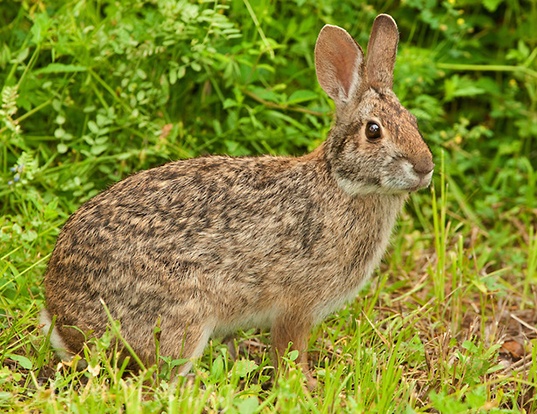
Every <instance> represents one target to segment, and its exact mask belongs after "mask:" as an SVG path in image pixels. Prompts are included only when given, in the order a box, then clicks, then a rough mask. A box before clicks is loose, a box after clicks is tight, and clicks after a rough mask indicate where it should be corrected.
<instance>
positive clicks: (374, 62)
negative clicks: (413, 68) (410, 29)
mask: <svg viewBox="0 0 537 414" xmlns="http://www.w3.org/2000/svg"><path fill="white" fill-rule="evenodd" d="M398 42H399V31H398V30H397V24H396V23H395V20H393V18H392V17H391V16H388V15H387V14H379V15H378V16H377V18H376V19H375V22H374V23H373V28H372V29H371V36H370V37H369V43H368V44H367V57H366V64H365V68H366V72H367V79H368V82H369V84H370V85H371V86H373V87H379V88H390V89H391V88H392V86H393V69H394V67H395V57H396V55H397V43H398Z"/></svg>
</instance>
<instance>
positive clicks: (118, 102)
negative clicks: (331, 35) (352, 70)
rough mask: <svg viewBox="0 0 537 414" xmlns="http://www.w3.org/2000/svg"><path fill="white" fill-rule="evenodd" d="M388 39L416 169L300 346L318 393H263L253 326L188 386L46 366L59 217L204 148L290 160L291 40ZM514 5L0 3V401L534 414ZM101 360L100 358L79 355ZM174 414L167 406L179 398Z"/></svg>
mask: <svg viewBox="0 0 537 414" xmlns="http://www.w3.org/2000/svg"><path fill="white" fill-rule="evenodd" d="M379 12H387V13H390V14H392V15H393V16H394V18H395V19H396V20H397V22H398V25H399V29H400V32H401V43H400V51H399V56H398V60H397V66H396V73H395V91H396V93H397V94H398V96H399V97H400V99H401V101H402V102H403V104H404V105H406V106H407V107H408V108H409V109H410V110H411V111H412V112H413V113H414V114H416V116H417V117H418V119H419V121H420V125H421V129H422V132H423V134H424V136H425V138H426V140H427V142H428V143H429V144H430V146H431V148H432V150H433V152H434V154H435V158H436V163H437V165H438V168H437V174H436V177H435V184H434V188H433V189H432V190H431V191H423V192H421V193H420V194H417V195H414V196H413V197H412V199H411V202H410V203H409V206H408V208H407V210H406V212H405V213H404V214H403V216H402V217H401V220H400V225H399V229H398V231H397V234H396V235H395V236H394V239H393V245H392V247H391V249H390V252H389V255H388V256H387V258H386V260H385V264H383V266H382V269H381V271H380V272H379V276H378V278H377V279H376V280H375V281H374V282H373V283H372V286H370V287H368V288H367V289H365V290H364V291H363V293H362V294H361V295H360V296H359V297H358V298H357V299H356V301H355V302H353V303H351V304H350V305H349V306H348V307H347V308H345V309H344V310H342V311H341V312H339V313H338V314H337V315H334V316H333V317H331V318H330V319H329V320H327V321H326V322H324V323H323V324H322V325H321V326H319V327H318V328H317V329H316V331H315V332H314V335H312V338H311V341H310V349H311V354H312V357H313V358H312V359H313V361H314V364H315V366H314V369H315V371H316V375H317V377H318V378H319V379H320V383H321V386H320V387H319V389H318V390H317V391H316V392H314V393H309V392H308V391H306V390H304V388H303V387H302V382H303V378H302V377H301V376H300V374H299V373H298V372H297V371H296V370H294V365H293V355H290V356H289V361H288V364H289V369H290V372H291V374H290V375H289V376H288V377H285V378H279V379H276V380H275V381H274V386H273V387H271V386H270V374H271V368H270V359H269V358H267V352H266V345H265V344H266V343H268V341H267V338H266V334H264V333H259V332H254V331H250V332H246V333H241V334H239V336H238V337H237V338H236V340H235V346H236V347H237V348H238V351H239V357H238V359H237V361H236V362H233V361H232V360H231V359H230V358H229V356H228V355H227V348H226V347H225V346H224V345H222V344H220V343H219V342H216V341H215V342H213V343H212V345H211V346H210V347H209V349H208V350H207V352H206V353H205V356H204V358H203V359H202V360H201V361H200V362H199V363H198V364H197V365H196V367H195V369H194V373H195V376H194V378H193V379H189V380H185V381H181V384H180V386H179V387H178V388H177V389H174V388H173V387H170V386H169V384H168V382H167V381H166V377H165V375H164V374H163V373H161V375H157V376H156V378H157V379H156V380H155V379H154V378H155V376H153V373H154V368H152V369H149V371H148V372H144V373H141V374H140V375H138V376H131V377H128V378H121V372H122V368H121V367H115V366H114V365H113V364H112V362H110V361H108V360H107V359H106V358H104V357H103V358H99V356H100V355H99V352H100V350H101V351H102V349H104V348H105V347H106V338H103V339H102V341H99V342H98V343H97V344H96V345H97V351H95V353H94V354H92V355H91V356H89V359H90V361H92V362H91V363H90V365H89V367H88V369H86V370H84V371H82V372H76V371H74V370H73V369H71V368H70V367H68V366H65V365H57V361H55V360H54V358H53V355H52V352H51V351H50V348H49V345H48V343H47V341H46V340H45V338H44V337H43V336H42V335H41V334H40V333H39V331H38V329H37V328H36V327H37V319H36V318H37V314H38V311H39V308H40V307H41V306H42V303H43V288H42V277H43V273H44V270H45V267H46V262H47V259H48V257H49V255H50V252H51V251H52V249H53V246H54V242H55V239H56V236H57V235H58V232H59V229H60V228H61V226H62V224H63V223H64V222H65V220H66V219H67V217H68V216H69V214H71V213H72V212H73V211H74V210H75V209H76V208H77V207H78V206H79V205H80V204H81V203H83V202H84V201H86V200H88V199H89V198H90V197H92V196H93V195H95V194H96V193H98V192H99V191H100V190H102V189H104V188H106V187H107V186H108V185H110V184H111V183H113V182H115V181H117V180H119V179H121V178H123V177H125V176H126V175H128V174H129V173H131V172H134V171H137V170H140V169H144V168H149V167H151V166H155V165H158V164H162V163H164V162H166V161H168V160H173V159H177V158H186V157H193V156H197V155H199V154H206V153H226V154H230V155H247V154H261V153H270V154H291V155H295V154H302V153H304V152H307V151H309V150H311V149H313V148H315V147H316V146H317V145H318V144H319V143H320V142H321V141H322V140H323V138H324V137H325V136H326V134H327V132H328V130H329V128H330V123H331V113H332V110H333V106H332V103H331V102H330V101H329V99H328V98H327V97H326V96H325V94H324V93H323V92H322V91H321V89H320V87H319V86H318V84H317V82H316V80H315V71H314V67H313V47H314V44H315V40H316V36H317V34H318V32H319V30H320V28H321V27H322V26H323V25H324V24H325V23H331V24H337V25H339V26H342V27H344V28H345V29H347V30H348V31H349V32H350V33H351V34H353V35H354V36H355V37H356V39H357V40H358V41H359V42H360V43H361V44H362V45H364V46H365V45H366V44H367V43H366V42H367V38H368V35H369V30H370V27H371V24H372V21H373V19H374V17H375V16H376V15H377V14H378V13H379ZM535 22H537V3H536V2H535V1H534V0H530V1H525V0H447V1H444V2H439V1H435V0H401V1H400V2H395V1H392V0H386V1H372V2H370V3H366V2H363V1H343V0H315V1H312V0H294V1H283V0H282V1H269V0H228V1H224V0H221V1H217V2H215V1H203V0H200V1H186V0H174V1H172V0H132V1H128V2H127V1H121V0H94V1H91V0H86V1H78V0H77V1H59V0H56V1H41V0H19V1H8V2H7V3H6V2H0V23H1V24H0V85H1V91H2V92H1V93H2V96H1V100H2V106H1V108H0V213H1V215H0V327H1V332H0V363H1V368H0V407H1V409H2V410H7V411H13V412H29V411H31V410H37V411H43V412H58V411H77V410H82V411H90V410H91V412H117V411H120V412H140V411H144V412H162V411H170V412H178V411H179V412H180V411H183V412H213V411H218V410H222V411H225V412H240V413H250V412H270V411H274V410H277V411H281V412H287V411H289V412H291V411H296V412H302V411H312V412H338V411H349V412H379V413H388V412H405V413H413V412H442V413H461V412H472V413H474V412H475V413H477V412H480V413H481V412H494V413H499V412H505V413H507V412H524V411H525V412H535V411H536V410H537V403H536V402H535V397H534V390H535V387H536V385H537V347H536V346H535V345H536V344H537V343H536V339H535V338H536V337H537V335H536V332H537V330H536V324H537V313H536V304H537V291H536V289H535V283H536V282H537V236H536V233H537V232H536V230H535V229H536V225H537V201H536V185H537V172H536V168H537V29H536V25H535ZM101 356H102V355H101ZM185 410H186V411H185Z"/></svg>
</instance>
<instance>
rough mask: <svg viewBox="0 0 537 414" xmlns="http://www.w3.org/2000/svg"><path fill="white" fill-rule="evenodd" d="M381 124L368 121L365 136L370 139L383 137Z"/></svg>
mask: <svg viewBox="0 0 537 414" xmlns="http://www.w3.org/2000/svg"><path fill="white" fill-rule="evenodd" d="M381 135H382V134H381V130H380V125H379V124H377V123H376V122H368V123H367V125H366V126H365V136H366V137H367V139H370V140H377V139H379V138H380V137H381Z"/></svg>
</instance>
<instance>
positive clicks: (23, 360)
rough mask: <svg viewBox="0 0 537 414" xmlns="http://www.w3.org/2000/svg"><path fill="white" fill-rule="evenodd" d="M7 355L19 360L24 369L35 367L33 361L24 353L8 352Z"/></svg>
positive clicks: (16, 360)
mask: <svg viewBox="0 0 537 414" xmlns="http://www.w3.org/2000/svg"><path fill="white" fill-rule="evenodd" d="M7 357H8V358H10V359H12V360H13V361H15V362H17V363H18V364H19V365H20V366H21V367H22V368H24V369H32V367H33V364H32V361H30V360H29V359H28V358H26V357H25V356H23V355H16V354H8V355H7Z"/></svg>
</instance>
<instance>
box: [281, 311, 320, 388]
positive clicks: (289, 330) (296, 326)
mask: <svg viewBox="0 0 537 414" xmlns="http://www.w3.org/2000/svg"><path fill="white" fill-rule="evenodd" d="M312 326H313V323H312V321H311V318H309V317H303V315H300V313H299V312H288V313H285V314H283V315H281V316H280V317H278V318H277V319H276V320H275V321H274V323H273V325H272V329H271V337H272V348H273V352H274V354H275V355H274V357H275V363H276V364H277V367H278V368H281V357H282V356H283V355H285V352H286V351H288V350H289V351H292V350H296V351H298V359H297V361H296V362H297V364H298V365H299V366H300V368H301V369H302V371H303V372H304V375H305V376H306V380H307V385H308V388H309V389H310V390H313V389H314V388H315V387H316V386H317V380H316V379H315V378H314V377H313V375H312V373H311V372H310V370H309V365H308V339H309V334H310V331H311V328H312Z"/></svg>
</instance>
